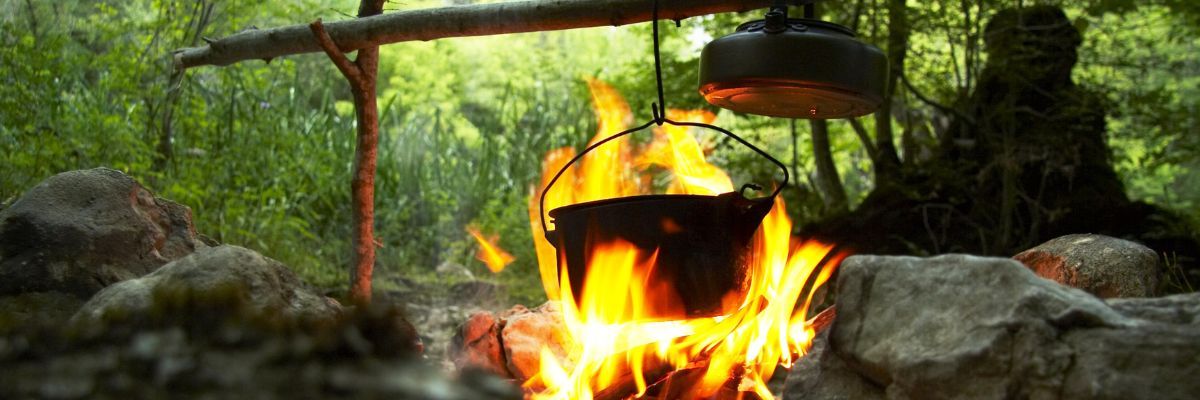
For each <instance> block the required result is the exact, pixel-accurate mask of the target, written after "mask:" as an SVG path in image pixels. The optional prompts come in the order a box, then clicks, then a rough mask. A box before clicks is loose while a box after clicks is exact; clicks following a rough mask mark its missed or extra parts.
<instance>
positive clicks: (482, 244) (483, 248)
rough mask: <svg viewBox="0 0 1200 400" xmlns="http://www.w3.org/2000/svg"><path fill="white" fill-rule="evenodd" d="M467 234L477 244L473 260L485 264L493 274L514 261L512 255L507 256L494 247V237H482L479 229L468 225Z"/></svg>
mask: <svg viewBox="0 0 1200 400" xmlns="http://www.w3.org/2000/svg"><path fill="white" fill-rule="evenodd" d="M467 233H470V234H471V236H472V237H474V238H475V241H476V242H479V251H476V252H475V258H476V259H479V261H483V263H484V264H487V267H488V269H490V270H492V272H493V273H497V274H498V273H500V271H503V270H504V267H506V266H508V264H511V263H512V262H513V260H515V259H516V258H514V257H513V256H512V254H508V252H507V251H504V249H502V248H500V246H498V245H496V235H491V236H489V237H484V236H483V233H482V232H480V231H479V228H477V227H475V226H470V225H469V226H467Z"/></svg>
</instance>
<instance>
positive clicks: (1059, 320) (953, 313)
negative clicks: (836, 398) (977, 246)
mask: <svg viewBox="0 0 1200 400" xmlns="http://www.w3.org/2000/svg"><path fill="white" fill-rule="evenodd" d="M841 268H842V269H841V272H840V274H841V276H840V277H839V279H838V292H839V298H838V305H837V307H838V318H837V321H836V322H835V323H834V325H833V327H832V328H831V334H830V338H831V343H832V345H833V348H834V350H835V351H836V352H837V353H838V355H839V356H840V357H841V358H842V359H843V360H844V361H846V363H847V365H849V366H850V367H851V369H853V370H854V371H856V372H858V373H859V374H860V375H862V376H864V377H866V378H868V379H870V380H871V381H873V382H875V383H877V384H879V385H881V386H884V387H886V392H887V395H888V397H889V398H922V399H941V398H1068V399H1094V398H1113V399H1118V398H1155V399H1159V398H1191V397H1192V396H1194V394H1195V393H1200V380H1196V379H1194V378H1195V376H1196V375H1197V374H1200V330H1197V329H1195V325H1193V324H1178V323H1173V321H1180V320H1184V319H1182V318H1177V317H1161V316H1163V315H1173V314H1171V313H1169V312H1165V311H1161V310H1160V311H1147V310H1148V309H1154V308H1162V307H1172V308H1174V307H1179V308H1183V309H1187V310H1193V311H1194V310H1195V307H1197V305H1196V302H1197V301H1200V297H1195V296H1193V297H1187V298H1173V299H1171V300H1170V301H1167V302H1162V301H1158V300H1153V299H1151V300H1149V303H1145V304H1141V305H1133V303H1128V302H1135V301H1138V300H1125V301H1123V302H1121V303H1123V304H1121V305H1120V306H1118V307H1117V308H1116V309H1114V308H1112V307H1109V306H1108V305H1107V304H1106V303H1105V302H1104V301H1102V300H1100V299H1098V298H1096V297H1093V296H1091V295H1089V294H1087V293H1085V292H1083V291H1081V290H1078V289H1074V288H1069V287H1064V286H1062V285H1059V284H1057V283H1055V282H1053V281H1049V280H1045V279H1042V278H1039V277H1037V276H1036V275H1034V274H1033V273H1032V272H1031V271H1030V270H1029V269H1027V268H1025V267H1024V266H1022V265H1021V264H1018V263H1016V262H1015V261H1012V260H1008V259H998V258H981V257H972V256H963V255H949V256H940V257H934V258H928V259H921V258H913V257H878V256H855V257H850V258H848V259H847V260H846V261H845V262H844V263H843V264H842V267H841ZM1150 303H1153V304H1150ZM1192 315H1194V313H1193V314H1192Z"/></svg>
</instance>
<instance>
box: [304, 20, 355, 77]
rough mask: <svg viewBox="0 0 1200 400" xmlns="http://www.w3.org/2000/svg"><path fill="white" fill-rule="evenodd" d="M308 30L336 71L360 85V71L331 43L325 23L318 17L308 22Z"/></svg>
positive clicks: (331, 39)
mask: <svg viewBox="0 0 1200 400" xmlns="http://www.w3.org/2000/svg"><path fill="white" fill-rule="evenodd" d="M308 28H309V30H311V31H312V34H313V37H314V38H315V39H316V40H317V45H318V46H321V50H324V51H325V55H327V56H329V60H330V61H333V65H335V66H337V69H338V71H341V72H342V76H345V77H346V80H348V81H350V84H351V85H353V86H362V85H363V80H362V79H363V78H362V71H360V70H359V69H358V66H357V65H354V62H353V61H350V58H349V57H346V53H343V52H342V50H341V49H338V47H337V44H334V43H333V38H331V37H329V32H326V31H325V25H324V24H322V23H321V20H320V19H317V20H316V21H313V22H312V23H311V24H308Z"/></svg>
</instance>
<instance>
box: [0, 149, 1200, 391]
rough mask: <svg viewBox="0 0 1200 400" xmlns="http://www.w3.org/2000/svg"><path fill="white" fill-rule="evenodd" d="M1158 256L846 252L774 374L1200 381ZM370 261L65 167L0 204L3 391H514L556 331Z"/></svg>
mask: <svg viewBox="0 0 1200 400" xmlns="http://www.w3.org/2000/svg"><path fill="white" fill-rule="evenodd" d="M1162 262H1163V260H1161V259H1160V258H1159V256H1158V255H1157V254H1155V253H1154V252H1153V251H1151V250H1149V249H1148V248H1146V247H1144V246H1141V245H1139V244H1137V243H1133V242H1129V241H1125V240H1121V239H1115V238H1111V237H1105V236H1099V235H1068V236H1064V237H1060V238H1058V239H1054V240H1052V241H1050V242H1047V243H1045V244H1043V245H1040V246H1038V247H1035V248H1033V249H1029V250H1028V251H1025V252H1022V253H1021V254H1018V255H1016V256H1015V257H1013V259H1006V258H984V257H974V256H967V255H946V256H939V257H933V258H915V257H881V256H853V257H850V258H848V259H846V260H845V262H844V263H843V265H842V267H841V271H840V273H839V276H838V279H837V282H836V285H834V287H833V289H834V290H832V293H831V296H835V297H836V304H835V305H836V307H837V317H836V319H835V320H834V321H833V323H832V324H831V325H830V328H829V329H827V330H826V331H824V332H823V333H822V334H821V336H820V337H819V340H818V341H817V343H816V346H815V347H814V348H813V350H812V352H811V353H810V354H809V355H808V356H807V357H805V358H804V359H803V360H802V361H801V362H799V363H798V364H797V365H796V366H795V367H794V368H793V369H792V370H791V371H790V372H789V373H787V374H777V377H783V378H781V381H779V382H773V384H775V383H778V384H779V385H777V386H778V387H779V388H780V391H781V392H782V393H783V397H784V398H789V399H871V398H885V397H886V398H896V399H903V398H922V399H924V398H934V399H937V398H995V399H1006V398H1062V399H1096V398H1114V399H1117V398H1120V399H1129V398H1146V399H1175V398H1180V399H1183V398H1196V396H1197V393H1200V380H1197V379H1195V377H1196V376H1197V375H1200V294H1196V293H1190V294H1179V295H1172V296H1166V297H1159V296H1160V295H1161V293H1163V287H1164V285H1165V282H1166V279H1164V277H1163V276H1162V275H1161V272H1160V271H1163V268H1160V267H1161V265H1162V264H1161V263H1162ZM438 272H439V274H444V275H454V274H460V275H462V274H464V272H465V268H462V267H461V266H456V265H453V264H445V265H442V266H439V267H438ZM377 279H378V280H379V282H382V283H386V285H380V286H384V287H388V288H389V289H388V290H384V291H379V292H377V293H376V296H377V297H376V300H377V301H376V302H375V303H376V304H375V305H373V306H372V307H369V308H362V309H360V308H356V307H347V306H345V305H342V304H339V303H338V302H337V301H335V300H333V299H331V298H329V297H327V296H325V295H323V294H322V293H320V292H318V291H316V290H314V289H313V288H311V287H309V286H308V285H307V284H305V283H304V282H303V281H301V280H300V279H299V278H298V277H297V276H296V275H295V274H294V273H292V271H291V270H290V269H289V268H288V267H287V266H285V265H283V264H281V263H279V262H278V261H275V260H272V259H270V258H268V257H264V256H263V255H261V254H258V253H256V252H254V251H252V250H249V249H246V248H242V247H238V246H234V245H223V244H218V243H214V242H212V241H210V240H205V239H204V237H203V236H202V235H199V234H198V233H197V232H196V231H195V229H194V228H193V227H192V224H191V215H190V211H189V210H188V209H187V207H184V206H182V205H179V204H175V203H172V202H170V201H167V200H164V199H160V198H157V197H155V196H154V195H153V194H152V193H150V192H149V191H148V190H146V189H145V188H143V187H142V186H141V185H139V184H138V183H137V182H135V181H134V180H132V179H130V178H129V177H127V176H125V175H124V174H121V173H120V172H117V171H114V170H109V169H103V168H101V169H93V170H85V171H72V172H67V173H63V174H59V175H56V176H54V177H51V178H49V179H47V180H46V181H45V182H43V183H42V184H39V185H38V186H37V187H34V188H32V189H30V190H29V191H28V192H27V193H26V194H25V196H24V197H22V198H20V199H18V200H17V201H16V202H14V203H12V204H10V205H7V207H6V208H4V209H2V210H0V371H3V373H0V398H55V399H74V398H116V397H123V398H124V397H133V398H147V397H155V398H157V397H168V396H169V397H182V398H193V397H195V398H200V397H203V398H213V397H217V398H231V397H237V398H246V397H248V398H292V397H301V398H309V397H322V398H324V397H344V398H360V397H368V398H375V397H389V398H411V399H503V398H520V397H522V393H521V391H520V389H519V388H518V387H517V386H516V385H514V383H516V382H520V381H523V380H524V379H526V378H528V377H529V376H531V375H532V374H533V373H534V372H535V371H536V366H537V356H538V354H540V348H541V347H542V346H543V345H551V346H552V347H553V346H555V345H557V346H559V347H561V346H562V345H563V344H562V343H563V342H564V340H565V339H564V338H563V337H562V332H561V329H559V326H560V325H561V321H560V320H559V319H557V318H560V317H559V315H561V312H560V310H558V309H557V308H556V305H555V304H554V303H547V304H545V305H542V306H540V307H536V308H534V309H528V308H525V307H523V306H515V307H511V308H510V307H509V304H508V301H507V299H506V297H505V295H504V290H503V288H502V287H498V286H496V285H493V284H490V283H487V282H482V281H478V280H473V279H456V280H452V281H453V282H457V283H453V284H446V285H442V284H436V283H433V284H431V283H420V282H415V281H412V280H409V279H405V278H404V277H398V276H386V275H384V276H379V277H377ZM501 310H506V311H501ZM560 353H562V352H560ZM773 386H774V385H773Z"/></svg>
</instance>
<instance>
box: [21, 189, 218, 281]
mask: <svg viewBox="0 0 1200 400" xmlns="http://www.w3.org/2000/svg"><path fill="white" fill-rule="evenodd" d="M199 247H204V244H203V243H201V242H200V241H199V240H198V239H197V235H196V229H195V227H194V226H193V225H192V216H191V210H189V209H188V208H187V207H185V206H182V205H179V204H176V203H173V202H171V201H168V200H164V199H161V198H157V197H155V196H154V194H153V193H150V191H148V190H146V189H145V188H144V187H142V185H140V184H138V183H137V181H134V180H133V178H130V177H129V176H127V175H125V174H123V173H121V172H120V171H116V170H112V169H108V168H96V169H90V170H79V171H70V172H64V173H61V174H58V175H55V176H52V177H50V178H48V179H46V180H45V181H43V182H42V183H40V184H38V185H37V186H35V187H33V188H32V189H30V190H29V191H28V192H27V193H25V195H24V196H22V197H21V198H20V199H18V200H16V201H15V202H13V203H12V205H10V206H9V207H7V208H4V209H3V210H0V296H5V295H14V294H20V293H28V292H45V291H55V292H64V293H70V294H72V295H75V296H77V297H79V298H81V299H86V298H88V297H90V296H91V295H93V294H95V293H96V292H98V291H100V289H103V288H104V287H105V286H108V285H111V284H113V283H116V282H120V281H123V280H126V279H132V278H136V277H139V276H142V275H145V274H146V273H149V272H150V271H153V270H155V269H157V268H158V267H160V266H162V265H163V264H166V263H168V262H170V261H171V260H175V259H178V258H180V257H183V256H185V255H188V254H190V253H191V252H192V251H194V250H195V249H196V248H199Z"/></svg>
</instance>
